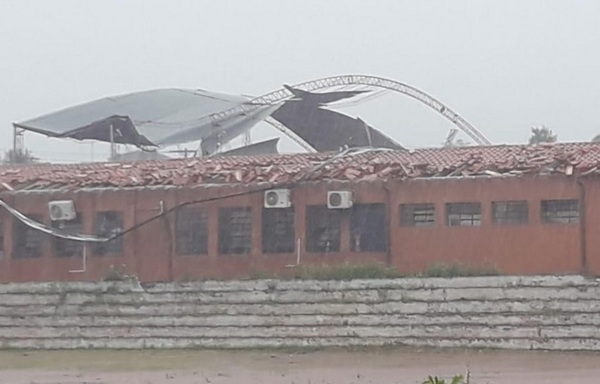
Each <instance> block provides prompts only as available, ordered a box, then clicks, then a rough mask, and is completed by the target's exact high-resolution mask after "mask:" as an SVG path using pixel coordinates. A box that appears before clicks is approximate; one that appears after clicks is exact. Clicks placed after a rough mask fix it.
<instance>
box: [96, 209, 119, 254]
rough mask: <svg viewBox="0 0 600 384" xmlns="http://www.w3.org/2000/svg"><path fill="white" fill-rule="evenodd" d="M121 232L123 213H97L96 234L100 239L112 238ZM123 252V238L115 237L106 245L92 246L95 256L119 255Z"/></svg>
mask: <svg viewBox="0 0 600 384" xmlns="http://www.w3.org/2000/svg"><path fill="white" fill-rule="evenodd" d="M121 232H123V213H122V212H119V211H105V212H98V214H97V215H96V234H97V235H98V236H100V237H106V238H109V237H112V236H115V235H118V234H119V233H121ZM122 252H123V237H117V238H116V239H114V240H111V241H108V242H106V243H98V244H95V246H94V253H95V254H96V255H108V254H121V253H122Z"/></svg>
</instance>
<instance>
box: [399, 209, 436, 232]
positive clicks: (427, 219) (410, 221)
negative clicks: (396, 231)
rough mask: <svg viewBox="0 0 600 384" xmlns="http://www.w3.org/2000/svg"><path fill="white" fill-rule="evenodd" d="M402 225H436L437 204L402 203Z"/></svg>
mask: <svg viewBox="0 0 600 384" xmlns="http://www.w3.org/2000/svg"><path fill="white" fill-rule="evenodd" d="M400 225H401V226H404V227H430V226H433V225H435V206H434V205H433V204H401V205H400Z"/></svg>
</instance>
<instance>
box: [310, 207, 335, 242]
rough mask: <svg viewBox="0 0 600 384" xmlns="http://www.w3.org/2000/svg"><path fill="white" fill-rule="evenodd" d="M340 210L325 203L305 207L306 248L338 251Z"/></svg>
mask: <svg viewBox="0 0 600 384" xmlns="http://www.w3.org/2000/svg"><path fill="white" fill-rule="evenodd" d="M341 218H342V212H341V211H340V210H339V209H328V208H327V206H326V205H312V206H308V207H306V250H307V251H308V252H339V251H340V225H341Z"/></svg>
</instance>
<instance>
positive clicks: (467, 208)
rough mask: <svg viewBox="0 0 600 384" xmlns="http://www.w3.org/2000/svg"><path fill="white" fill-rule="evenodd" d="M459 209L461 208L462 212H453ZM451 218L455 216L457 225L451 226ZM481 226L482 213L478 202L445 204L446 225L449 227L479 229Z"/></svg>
mask: <svg viewBox="0 0 600 384" xmlns="http://www.w3.org/2000/svg"><path fill="white" fill-rule="evenodd" d="M459 208H462V209H463V211H462V212H453V211H454V210H457V211H458V210H459ZM452 216H457V218H458V223H459V224H453V217H452ZM477 216H478V217H477ZM463 223H470V224H463ZM482 224H483V213H482V206H481V203H480V202H456V203H446V225H448V226H449V227H481V225H482Z"/></svg>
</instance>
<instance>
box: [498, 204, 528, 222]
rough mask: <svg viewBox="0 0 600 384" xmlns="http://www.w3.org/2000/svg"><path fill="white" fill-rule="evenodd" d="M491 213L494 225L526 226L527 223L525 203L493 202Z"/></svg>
mask: <svg viewBox="0 0 600 384" xmlns="http://www.w3.org/2000/svg"><path fill="white" fill-rule="evenodd" d="M492 211H493V214H494V216H493V221H494V224H527V222H528V221H529V209H528V206H527V202H526V201H522V200H514V201H494V202H492Z"/></svg>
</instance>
